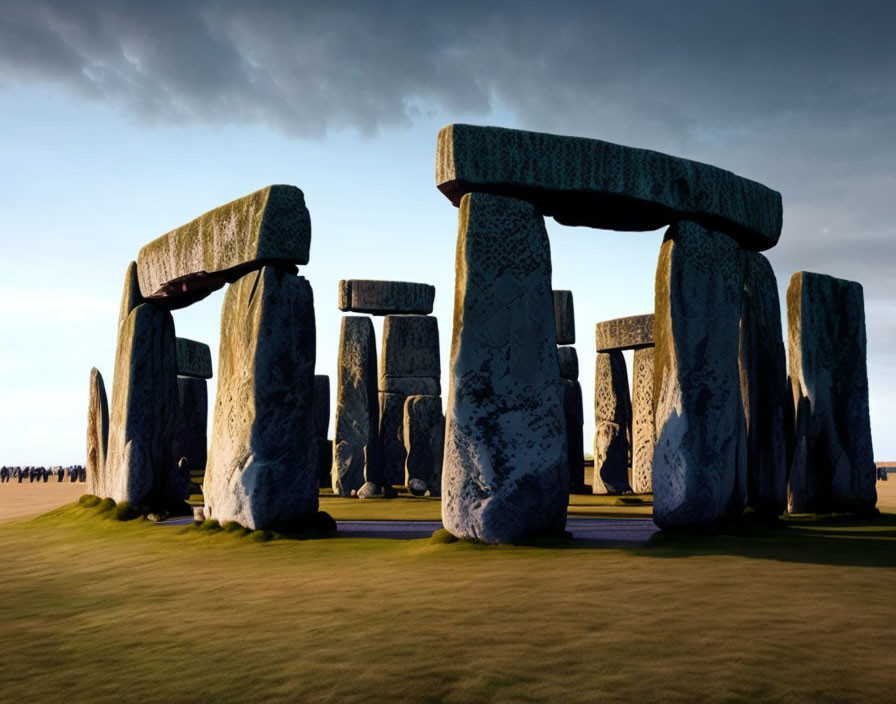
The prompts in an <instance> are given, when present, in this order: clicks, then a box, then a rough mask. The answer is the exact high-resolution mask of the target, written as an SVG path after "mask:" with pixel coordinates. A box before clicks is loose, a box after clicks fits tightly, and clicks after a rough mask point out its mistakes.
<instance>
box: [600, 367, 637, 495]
mask: <svg viewBox="0 0 896 704" xmlns="http://www.w3.org/2000/svg"><path fill="white" fill-rule="evenodd" d="M631 428H632V402H631V397H630V396H629V391H628V371H627V369H626V365H625V357H623V356H622V352H619V351H618V350H617V351H615V352H600V353H598V355H597V360H596V362H595V365H594V483H593V484H592V491H593V492H594V493H595V494H624V493H625V492H627V491H631V490H632V488H631V485H630V484H629V480H628V457H629V450H630V447H631V445H630V443H631Z"/></svg>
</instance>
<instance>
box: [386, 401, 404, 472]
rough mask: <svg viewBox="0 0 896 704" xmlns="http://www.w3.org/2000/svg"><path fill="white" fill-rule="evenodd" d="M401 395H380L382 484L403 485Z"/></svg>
mask: <svg viewBox="0 0 896 704" xmlns="http://www.w3.org/2000/svg"><path fill="white" fill-rule="evenodd" d="M406 398H407V397H406V396H404V395H402V394H387V393H382V392H381V393H380V445H381V446H382V448H383V475H384V477H385V481H384V482H383V483H384V484H389V485H390V486H391V485H394V484H404V464H405V460H406V459H407V452H405V449H404V431H403V428H404V402H405V399H406Z"/></svg>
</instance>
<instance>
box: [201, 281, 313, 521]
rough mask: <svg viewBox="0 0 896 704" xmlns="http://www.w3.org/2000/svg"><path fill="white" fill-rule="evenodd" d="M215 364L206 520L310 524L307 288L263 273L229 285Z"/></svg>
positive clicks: (309, 318) (310, 399)
mask: <svg viewBox="0 0 896 704" xmlns="http://www.w3.org/2000/svg"><path fill="white" fill-rule="evenodd" d="M218 358H219V362H218V364H219V369H218V391H217V395H216V398H215V413H214V420H213V425H212V442H211V449H210V452H209V458H208V467H207V469H206V474H205V486H204V493H205V504H206V515H207V517H209V518H213V519H216V520H218V521H220V522H222V523H224V522H226V521H236V522H237V523H240V524H241V525H243V526H246V527H247V528H251V529H253V530H255V529H261V528H272V527H277V526H289V525H291V524H294V523H296V522H300V521H301V520H303V519H305V518H307V517H308V516H311V515H314V514H315V513H316V512H317V508H318V478H317V445H316V440H315V437H314V412H313V401H314V399H313V394H314V362H315V321H314V300H313V295H312V292H311V286H310V284H309V283H308V281H306V280H305V278H304V277H300V276H296V275H295V274H293V273H291V272H289V271H283V270H281V269H278V268H275V267H270V266H266V267H264V268H262V269H261V270H260V271H258V272H253V273H252V274H249V275H247V276H245V277H243V278H242V279H240V280H239V281H237V282H236V283H234V284H233V285H231V286H230V287H229V288H228V290H227V294H226V295H225V297H224V304H223V307H222V310H221V347H220V352H219V355H218Z"/></svg>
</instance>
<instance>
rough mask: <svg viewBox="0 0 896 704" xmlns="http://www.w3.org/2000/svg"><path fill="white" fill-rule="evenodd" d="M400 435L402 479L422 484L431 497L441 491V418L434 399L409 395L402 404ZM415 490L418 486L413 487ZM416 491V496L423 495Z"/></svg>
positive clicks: (436, 400)
mask: <svg viewBox="0 0 896 704" xmlns="http://www.w3.org/2000/svg"><path fill="white" fill-rule="evenodd" d="M403 415H404V425H403V427H402V431H403V432H402V434H403V440H404V446H405V451H406V453H407V459H406V460H405V479H406V482H404V483H405V484H407V486H408V487H411V482H412V481H413V480H415V479H416V480H418V481H422V482H424V484H425V486H426V488H425V489H423V492H425V491H429V492H430V494H431V495H432V496H439V494H440V493H441V491H442V453H443V451H444V446H445V416H444V415H443V414H442V399H440V398H439V397H438V396H409V397H408V398H407V399H405V402H404V414H403ZM415 487H416V491H418V492H419V491H420V487H419V486H417V485H415ZM423 492H420V493H423Z"/></svg>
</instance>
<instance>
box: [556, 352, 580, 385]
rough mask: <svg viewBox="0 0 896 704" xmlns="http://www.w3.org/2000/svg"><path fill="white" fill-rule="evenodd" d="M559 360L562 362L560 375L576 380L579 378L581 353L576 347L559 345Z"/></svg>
mask: <svg viewBox="0 0 896 704" xmlns="http://www.w3.org/2000/svg"><path fill="white" fill-rule="evenodd" d="M557 362H558V363H559V364H560V376H561V377H562V378H563V379H571V380H573V381H575V380H576V379H578V378H579V355H578V354H577V353H576V348H575V347H558V348H557Z"/></svg>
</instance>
